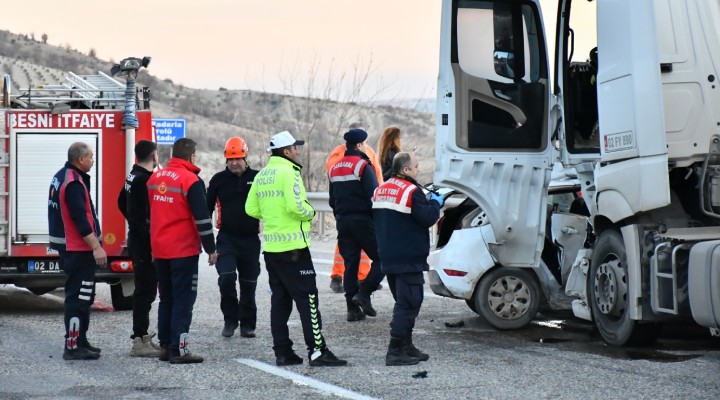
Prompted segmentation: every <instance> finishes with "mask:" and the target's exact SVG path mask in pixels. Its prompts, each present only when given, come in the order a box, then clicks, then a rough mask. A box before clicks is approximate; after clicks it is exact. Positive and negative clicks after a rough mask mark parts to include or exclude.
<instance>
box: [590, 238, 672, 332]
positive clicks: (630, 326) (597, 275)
mask: <svg viewBox="0 0 720 400" xmlns="http://www.w3.org/2000/svg"><path fill="white" fill-rule="evenodd" d="M628 279H629V276H628V274H627V253H626V252H625V244H624V242H623V238H622V235H621V234H620V232H618V231H616V230H614V229H608V230H606V231H604V232H602V233H601V234H600V236H599V237H598V240H597V242H596V245H595V249H594V251H593V255H592V259H591V262H590V274H589V276H588V280H587V293H588V300H589V302H590V307H591V309H592V315H593V319H594V320H595V326H596V327H597V329H598V331H599V332H600V336H602V338H603V340H604V341H605V342H606V343H608V344H611V345H615V346H624V345H640V344H649V343H652V342H654V341H655V339H657V335H658V333H659V331H660V329H659V328H660V326H658V325H657V324H655V323H639V322H638V321H635V320H632V319H630V315H629V313H628V312H627V302H628V287H629V283H628Z"/></svg>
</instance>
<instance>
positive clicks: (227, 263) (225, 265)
mask: <svg viewBox="0 0 720 400" xmlns="http://www.w3.org/2000/svg"><path fill="white" fill-rule="evenodd" d="M217 251H218V253H219V256H218V260H217V264H215V269H216V270H217V273H218V287H219V288H220V310H221V311H222V313H223V317H224V319H225V322H232V323H236V322H240V327H241V328H244V329H255V324H256V322H257V305H256V304H255V290H256V289H257V279H258V276H260V238H258V236H257V235H255V236H235V235H231V234H228V233H225V232H223V231H222V230H221V231H220V233H218V237H217ZM238 281H239V286H240V298H238V291H237V286H238Z"/></svg>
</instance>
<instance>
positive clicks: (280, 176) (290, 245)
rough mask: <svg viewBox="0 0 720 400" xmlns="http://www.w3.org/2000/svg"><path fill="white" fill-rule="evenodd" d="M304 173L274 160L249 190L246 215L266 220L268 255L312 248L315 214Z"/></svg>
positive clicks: (281, 159)
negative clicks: (308, 196) (307, 191)
mask: <svg viewBox="0 0 720 400" xmlns="http://www.w3.org/2000/svg"><path fill="white" fill-rule="evenodd" d="M301 169H302V167H301V166H300V165H298V164H296V163H294V162H292V161H290V160H288V159H286V158H283V157H279V156H271V157H270V160H269V161H268V164H267V165H266V166H265V168H263V169H262V170H261V171H260V172H259V173H258V174H257V175H256V176H255V181H254V182H253V184H252V186H251V187H250V193H249V194H248V198H247V202H246V203H245V212H246V213H247V214H248V215H249V216H251V217H254V218H257V219H261V220H263V226H264V230H263V235H264V238H265V244H264V250H265V251H266V252H269V253H282V252H286V251H290V250H297V249H303V248H305V247H310V226H311V222H312V219H313V218H314V217H315V210H314V209H313V207H312V206H311V205H310V203H309V202H308V201H307V196H306V194H305V185H304V184H303V182H302V178H301V176H300V171H301Z"/></svg>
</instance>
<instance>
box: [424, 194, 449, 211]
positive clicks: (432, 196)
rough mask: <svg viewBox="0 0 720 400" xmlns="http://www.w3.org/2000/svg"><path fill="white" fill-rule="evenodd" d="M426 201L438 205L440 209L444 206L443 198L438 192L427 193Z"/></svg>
mask: <svg viewBox="0 0 720 400" xmlns="http://www.w3.org/2000/svg"><path fill="white" fill-rule="evenodd" d="M427 199H428V200H432V201H435V202H437V203H438V204H439V205H440V208H442V206H444V205H445V197H444V196H443V195H441V194H440V193H438V192H434V191H430V192H428V194H427Z"/></svg>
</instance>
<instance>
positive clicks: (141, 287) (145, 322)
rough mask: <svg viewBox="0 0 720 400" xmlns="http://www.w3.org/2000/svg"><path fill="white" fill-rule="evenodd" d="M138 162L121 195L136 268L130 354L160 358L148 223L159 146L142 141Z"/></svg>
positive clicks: (121, 203) (137, 145)
mask: <svg viewBox="0 0 720 400" xmlns="http://www.w3.org/2000/svg"><path fill="white" fill-rule="evenodd" d="M135 159H136V160H137V164H135V165H133V167H132V170H131V171H130V173H129V174H128V176H127V177H126V178H125V185H124V186H123V188H122V189H121V190H120V195H119V196H118V208H119V209H120V212H122V214H123V215H124V216H125V219H126V220H127V221H128V226H129V232H128V240H127V241H128V252H129V253H130V259H131V260H132V263H133V269H134V270H135V292H134V294H133V334H132V336H130V339H132V348H131V349H130V355H131V356H133V357H158V356H159V355H160V347H159V346H158V345H157V344H156V343H154V342H153V341H152V338H153V337H154V336H155V333H149V332H148V328H149V326H150V309H151V308H152V303H153V302H154V301H155V297H157V285H158V282H157V275H156V271H155V264H154V263H153V260H152V252H151V250H150V224H149V223H148V218H149V213H148V190H147V181H148V179H149V178H150V175H151V174H152V170H153V169H155V167H156V166H157V163H158V152H157V145H156V144H155V143H154V142H151V141H149V140H141V141H139V142H137V144H136V145H135Z"/></svg>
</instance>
